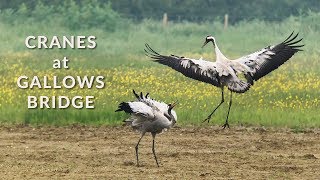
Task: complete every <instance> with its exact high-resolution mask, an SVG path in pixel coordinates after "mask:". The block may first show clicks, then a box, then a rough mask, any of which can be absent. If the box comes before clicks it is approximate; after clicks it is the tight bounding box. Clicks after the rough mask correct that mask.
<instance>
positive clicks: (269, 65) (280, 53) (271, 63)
mask: <svg viewBox="0 0 320 180" xmlns="http://www.w3.org/2000/svg"><path fill="white" fill-rule="evenodd" d="M298 35H299V32H298V33H297V34H294V31H293V32H292V33H291V34H290V36H289V37H287V38H286V39H285V40H284V41H283V42H282V43H280V44H278V45H276V46H274V47H273V48H272V50H271V51H272V52H274V53H275V54H274V55H271V56H270V57H271V59H269V60H268V61H265V62H264V63H263V64H261V66H260V68H259V70H258V71H257V72H256V73H255V74H254V76H253V79H254V80H256V81H257V80H258V79H260V78H261V77H263V76H265V75H267V74H268V73H270V72H271V71H273V70H275V69H277V68H278V67H279V66H281V65H282V64H284V63H285V62H286V61H288V60H289V59H290V58H291V57H292V56H293V55H294V54H295V53H296V52H298V51H303V50H302V49H300V48H301V47H303V46H304V44H302V45H299V44H298V43H300V42H301V41H302V40H303V38H301V39H298V40H296V39H297V37H298Z"/></svg>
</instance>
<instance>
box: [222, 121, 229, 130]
mask: <svg viewBox="0 0 320 180" xmlns="http://www.w3.org/2000/svg"><path fill="white" fill-rule="evenodd" d="M222 127H223V129H225V128H226V127H227V128H228V129H230V126H229V123H228V122H225V123H224V125H222Z"/></svg>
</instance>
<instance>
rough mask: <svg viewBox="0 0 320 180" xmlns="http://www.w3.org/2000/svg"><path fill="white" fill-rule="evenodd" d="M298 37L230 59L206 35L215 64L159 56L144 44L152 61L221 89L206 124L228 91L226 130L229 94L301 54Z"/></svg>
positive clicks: (211, 37)
mask: <svg viewBox="0 0 320 180" xmlns="http://www.w3.org/2000/svg"><path fill="white" fill-rule="evenodd" d="M297 37H298V33H297V34H296V35H294V32H292V33H291V34H290V36H289V37H288V38H286V39H285V40H284V41H283V42H281V43H279V44H277V45H273V46H267V47H265V48H263V49H261V50H259V51H257V52H254V53H252V54H249V55H247V56H243V57H241V58H238V59H235V60H230V59H228V58H227V57H226V56H224V55H223V54H222V53H221V51H220V49H219V47H218V46H217V43H216V40H215V38H214V37H213V36H207V37H206V39H205V42H204V44H203V46H202V47H204V46H205V45H206V44H207V43H209V42H212V44H213V46H214V52H215V54H216V61H215V62H211V61H206V60H203V59H202V58H200V59H199V60H196V59H191V58H186V57H180V56H176V55H170V56H166V55H161V54H159V53H157V52H156V51H154V50H153V49H152V48H151V47H150V46H149V45H148V44H146V45H145V46H146V49H145V52H146V55H147V56H148V57H150V58H152V59H154V61H155V62H158V63H160V64H163V65H166V66H169V67H171V68H172V69H174V70H176V71H178V72H180V73H182V74H183V75H185V76H187V77H189V78H192V79H195V80H198V81H202V82H205V83H208V84H212V85H214V86H216V87H219V88H220V89H221V102H220V103H219V104H218V105H217V106H216V107H215V108H214V110H213V111H212V112H211V113H210V115H209V116H208V117H207V118H206V119H205V120H204V121H208V122H209V120H210V119H211V116H212V115H213V114H214V112H215V111H216V110H217V109H218V108H219V107H220V106H221V105H222V104H223V103H224V87H227V88H228V89H229V90H230V102H229V108H228V113H227V117H226V121H225V124H224V125H223V128H225V127H229V123H228V118H229V113H230V109H231V104H232V92H235V93H244V92H246V91H248V90H249V89H250V87H251V86H252V85H253V84H254V81H257V80H259V79H260V78H262V77H263V76H265V75H267V74H268V73H270V72H271V71H273V70H275V69H277V68H278V67H279V66H281V65H282V64H283V63H285V62H286V61H287V60H289V59H290V58H291V57H292V56H293V55H294V54H295V53H296V52H298V51H301V49H300V47H303V46H304V45H299V44H298V43H299V42H300V41H301V40H302V38H301V39H298V40H297ZM240 74H243V76H244V78H245V79H244V80H242V79H241V78H239V76H240Z"/></svg>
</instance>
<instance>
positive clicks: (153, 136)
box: [151, 133, 159, 167]
mask: <svg viewBox="0 0 320 180" xmlns="http://www.w3.org/2000/svg"><path fill="white" fill-rule="evenodd" d="M151 134H152V153H153V156H154V159H155V160H156V163H157V166H158V167H159V163H158V159H157V156H156V151H155V150H154V140H155V138H156V133H151Z"/></svg>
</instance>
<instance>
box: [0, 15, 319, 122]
mask: <svg viewBox="0 0 320 180" xmlns="http://www.w3.org/2000/svg"><path fill="white" fill-rule="evenodd" d="M293 22H294V23H293ZM306 25H308V24H307V22H306V21H297V20H296V19H288V20H286V21H285V22H283V23H282V24H276V23H266V22H257V21H253V22H245V23H240V24H238V25H234V26H230V28H229V29H227V30H223V25H222V24H220V23H218V22H214V23H210V22H207V23H203V24H194V23H180V24H169V25H168V27H162V25H161V23H159V22H155V21H145V22H142V23H141V24H139V25H131V26H130V30H127V29H126V30H121V31H117V32H113V33H110V32H104V31H102V30H99V29H94V30H85V31H81V30H78V31H72V34H84V35H91V34H93V35H95V36H97V44H98V46H97V48H96V49H94V50H72V49H71V50H70V49H68V50H58V49H53V50H43V49H42V50H39V49H38V50H30V49H27V48H25V46H24V43H23V41H24V38H25V37H26V36H27V35H30V34H33V35H36V34H41V33H42V32H47V33H46V36H52V35H58V36H59V35H61V36H62V35H65V34H70V33H71V32H70V30H68V29H65V28H63V27H57V28H56V29H54V28H53V29H50V28H49V27H45V26H43V29H39V28H35V27H31V26H28V27H27V28H25V29H23V28H19V27H17V26H19V25H14V26H12V25H5V24H1V26H0V30H1V32H4V33H2V35H1V39H2V41H3V43H2V44H1V45H0V46H1V47H0V48H1V56H0V59H1V67H0V75H1V76H0V84H1V86H0V122H1V123H2V124H31V125H69V124H74V123H80V124H89V125H103V124H105V125H118V124H121V123H122V120H124V119H125V118H126V117H127V115H125V114H124V113H115V112H114V111H115V110H116V109H117V105H118V104H119V103H120V102H122V101H128V100H134V96H133V94H132V89H134V90H136V91H137V92H141V91H142V92H144V93H145V92H149V93H150V96H151V97H152V98H154V99H157V100H162V101H164V102H166V103H170V102H174V101H178V102H179V104H178V106H176V107H175V109H176V111H177V114H178V123H179V124H180V125H190V124H195V125H206V124H205V123H204V124H202V123H201V122H202V121H203V120H204V119H205V118H206V117H207V116H208V114H209V113H210V112H211V111H212V110H213V108H214V107H215V106H216V105H217V104H218V103H219V102H220V98H221V96H220V90H219V89H218V88H216V87H214V86H212V85H209V84H205V83H202V82H199V81H195V80H192V79H189V78H186V77H184V76H183V75H181V74H180V73H178V72H176V71H174V70H172V69H170V68H168V67H165V66H161V65H159V64H157V63H154V62H152V61H151V60H150V59H149V58H147V57H145V55H144V51H143V48H144V43H149V44H150V45H151V46H152V47H153V48H154V49H155V50H157V51H159V52H161V53H164V54H176V55H181V56H182V55H183V56H186V57H192V58H200V57H203V58H204V59H211V60H214V57H215V56H214V53H213V50H212V48H211V47H206V48H205V49H201V44H202V43H203V41H204V38H205V36H206V35H208V34H212V35H214V36H216V39H217V41H218V44H219V47H220V49H221V50H222V51H223V53H224V54H226V55H229V57H230V58H237V57H240V56H243V55H246V54H248V53H252V52H254V51H256V50H259V49H261V48H263V47H265V46H267V45H269V44H274V43H279V42H281V41H282V40H284V39H285V38H286V37H287V36H288V35H289V34H290V33H291V31H292V30H299V31H300V34H301V36H302V37H304V40H303V43H304V44H305V45H306V46H305V47H304V48H303V49H304V51H302V52H299V53H297V55H295V56H294V57H293V58H292V59H291V60H290V61H288V62H287V63H285V64H284V65H283V66H281V67H280V68H279V69H277V70H275V71H274V72H272V73H271V74H269V75H267V76H266V77H264V78H262V79H260V80H259V81H257V82H255V84H254V86H253V87H252V88H251V89H250V90H249V91H248V92H246V93H244V94H234V96H233V103H234V104H233V107H232V109H231V114H230V117H229V119H230V123H231V124H233V125H236V124H238V125H262V126H281V127H296V128H306V127H320V114H319V112H320V111H319V109H320V70H319V69H320V63H319V56H320V52H319V50H317V48H316V47H317V46H318V47H319V42H320V29H318V28H319V27H313V26H311V25H310V26H306ZM8 29H9V30H8ZM288 29H289V30H288ZM10 30H11V31H10ZM64 56H67V57H68V58H69V59H70V64H69V66H70V68H69V69H68V70H66V69H59V70H57V69H53V68H52V60H53V59H55V58H62V57H64ZM21 75H26V76H29V77H32V76H38V77H43V76H48V77H49V79H50V78H52V77H53V76H58V77H64V76H66V75H72V76H78V75H79V76H84V75H90V76H91V75H102V76H104V77H105V78H104V82H105V87H104V88H103V89H95V88H92V89H88V88H84V89H80V88H78V87H76V88H73V89H63V88H62V89H37V88H33V89H21V88H18V86H17V78H18V77H19V76H21ZM28 95H35V96H40V95H45V96H49V97H50V96H59V95H64V96H69V97H72V96H75V95H79V96H87V95H90V96H95V108H94V109H81V110H79V109H74V108H68V109H60V110H59V109H28V108H27V96H28ZM225 97H226V102H228V98H229V93H226V96H225ZM226 113H227V103H225V104H224V105H223V106H222V107H221V108H220V109H219V110H218V111H217V112H216V114H215V115H214V116H213V118H212V120H211V123H212V124H217V125H221V124H222V123H223V121H224V120H225V119H224V118H225V115H226Z"/></svg>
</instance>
